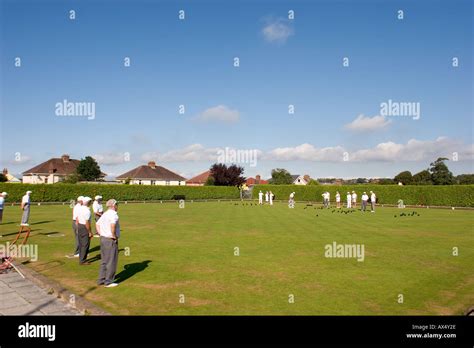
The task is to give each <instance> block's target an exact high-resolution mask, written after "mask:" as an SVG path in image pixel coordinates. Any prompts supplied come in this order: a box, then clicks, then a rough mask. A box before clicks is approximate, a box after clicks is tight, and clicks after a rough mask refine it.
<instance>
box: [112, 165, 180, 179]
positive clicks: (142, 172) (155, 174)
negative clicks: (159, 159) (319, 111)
mask: <svg viewBox="0 0 474 348" xmlns="http://www.w3.org/2000/svg"><path fill="white" fill-rule="evenodd" d="M128 178H130V179H144V180H149V179H151V180H163V181H185V180H186V179H185V178H183V177H182V176H181V175H178V174H176V173H173V172H172V171H171V170H168V169H166V168H164V167H161V166H157V165H155V163H154V162H150V163H148V165H143V166H138V167H136V168H135V169H132V170H130V171H128V172H126V173H123V174H122V175H119V176H117V178H116V179H119V180H124V179H128Z"/></svg>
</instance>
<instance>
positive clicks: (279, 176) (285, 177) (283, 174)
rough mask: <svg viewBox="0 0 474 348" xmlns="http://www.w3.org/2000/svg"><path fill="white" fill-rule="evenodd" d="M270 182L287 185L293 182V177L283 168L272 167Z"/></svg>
mask: <svg viewBox="0 0 474 348" xmlns="http://www.w3.org/2000/svg"><path fill="white" fill-rule="evenodd" d="M270 182H271V183H272V184H275V185H289V184H291V183H293V178H292V177H291V174H290V172H289V171H287V170H286V169H283V168H276V169H272V178H271V179H270Z"/></svg>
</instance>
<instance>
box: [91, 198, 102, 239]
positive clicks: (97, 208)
mask: <svg viewBox="0 0 474 348" xmlns="http://www.w3.org/2000/svg"><path fill="white" fill-rule="evenodd" d="M92 211H93V212H94V220H95V222H96V223H97V221H98V220H99V219H100V217H101V216H102V214H103V212H104V208H103V207H102V196H95V199H94V203H92ZM94 237H99V234H98V233H97V231H95V234H94Z"/></svg>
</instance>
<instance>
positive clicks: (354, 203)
mask: <svg viewBox="0 0 474 348" xmlns="http://www.w3.org/2000/svg"><path fill="white" fill-rule="evenodd" d="M352 207H353V208H355V207H357V193H355V191H352Z"/></svg>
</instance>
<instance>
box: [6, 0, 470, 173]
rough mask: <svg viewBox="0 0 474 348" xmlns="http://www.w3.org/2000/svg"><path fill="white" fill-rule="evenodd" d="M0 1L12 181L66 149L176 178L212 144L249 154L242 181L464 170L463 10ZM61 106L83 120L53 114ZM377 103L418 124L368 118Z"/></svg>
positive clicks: (420, 5)
mask: <svg viewBox="0 0 474 348" xmlns="http://www.w3.org/2000/svg"><path fill="white" fill-rule="evenodd" d="M0 3H1V12H0V16H1V18H0V23H1V24H0V27H1V38H0V40H1V41H0V43H1V48H2V49H1V51H0V55H1V56H0V59H1V66H2V70H1V105H0V112H1V124H0V125H1V133H0V134H1V141H0V142H1V158H0V166H1V167H2V168H3V167H7V168H9V171H10V172H11V173H14V174H17V173H21V172H22V171H24V170H26V169H28V168H30V167H32V166H34V165H36V164H38V163H40V162H42V161H44V160H46V159H48V158H50V157H59V156H60V155H61V154H63V153H68V154H70V155H71V156H72V157H73V158H81V157H84V156H87V155H93V156H94V157H96V158H97V159H98V161H99V163H100V164H101V167H102V169H103V171H104V172H106V173H108V174H110V175H111V176H114V175H118V174H121V173H123V172H125V171H127V170H129V169H131V168H132V167H134V166H136V165H139V164H143V163H146V162H147V161H148V160H150V159H154V160H155V161H156V162H157V163H158V164H159V165H163V166H165V167H167V168H169V169H171V170H174V171H176V172H177V173H180V174H182V175H184V176H186V177H191V176H192V175H195V174H198V173H200V172H202V171H204V170H206V169H207V168H208V167H209V166H210V164H212V163H213V162H215V161H216V159H217V154H216V153H217V151H218V150H219V149H223V148H226V147H229V148H233V149H236V150H255V151H257V153H258V157H257V160H258V161H257V165H256V166H251V165H250V164H249V163H240V164H241V165H243V166H244V167H245V174H246V175H247V176H254V175H255V174H261V175H262V176H263V177H268V176H269V175H270V171H271V169H272V168H276V167H281V168H286V169H288V170H290V172H292V173H293V174H310V175H311V176H313V177H345V178H348V177H385V176H388V177H393V176H394V175H395V174H397V173H398V172H400V171H401V170H405V169H409V170H412V171H413V172H416V171H419V170H422V169H425V168H426V167H427V166H428V165H429V163H430V162H431V161H433V160H434V159H435V158H437V157H439V156H445V157H448V158H450V159H451V160H452V159H453V153H456V154H457V159H458V160H457V161H450V162H449V163H448V164H449V167H450V168H451V170H452V171H453V172H454V173H455V174H460V173H471V172H473V163H474V162H473V153H474V151H473V137H472V135H473V133H472V132H473V123H472V120H473V85H472V84H473V70H472V63H473V9H472V7H473V5H472V1H469V0H465V1H463V0H445V1H439V0H432V1H421V0H420V1H413V0H410V1H383V2H382V1H309V0H308V1H301V0H291V1H290V0H288V1H263V0H260V1H245V0H241V1H225V2H224V1H196V0H193V1H190V0H189V1H140V0H139V1H114V2H111V1H18V0H15V1H12V0H0ZM70 10H74V11H75V13H76V19H75V20H70V19H69V11H70ZM179 10H184V11H185V16H186V17H185V19H184V20H179V18H178V11H179ZM289 10H293V11H294V13H295V18H294V19H293V20H290V19H288V11H289ZM398 10H403V11H404V18H403V19H402V20H400V19H398V18H397V16H398V13H397V11H398ZM16 57H20V58H21V67H15V58H16ZM125 57H130V60H131V66H130V67H124V64H123V62H124V58H125ZM234 57H238V58H239V59H240V66H239V67H234V66H233V59H234ZM344 57H348V58H349V66H348V67H344V66H343V64H342V63H343V58H344ZM453 57H457V58H458V61H459V65H458V66H457V67H453V65H452V59H453ZM64 99H67V100H68V101H70V102H91V103H95V108H96V114H95V118H94V119H93V120H88V119H87V117H58V116H57V115H56V114H55V110H56V108H55V105H56V103H58V102H62V101H63V100H64ZM388 100H392V101H395V102H400V103H405V102H409V103H412V102H413V103H419V104H418V105H420V110H421V112H420V118H419V119H417V120H414V119H413V117H410V115H408V116H404V117H402V116H398V117H396V116H390V115H388V116H383V115H381V110H380V104H381V103H383V102H387V101H388ZM181 104H183V105H184V106H185V113H184V114H179V112H178V108H179V105H181ZM290 104H292V105H294V107H295V113H294V114H289V113H288V105H290ZM360 115H363V116H360ZM350 124H352V126H349V125H350ZM18 154H20V156H18ZM124 154H129V155H130V156H129V158H130V161H128V156H126V155H125V156H124ZM15 156H16V157H15Z"/></svg>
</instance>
